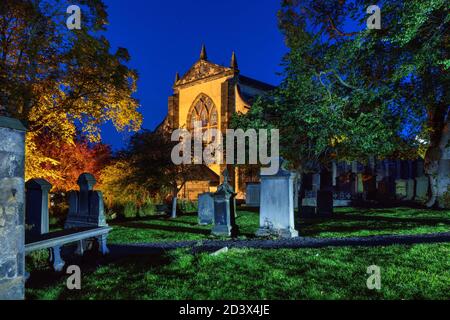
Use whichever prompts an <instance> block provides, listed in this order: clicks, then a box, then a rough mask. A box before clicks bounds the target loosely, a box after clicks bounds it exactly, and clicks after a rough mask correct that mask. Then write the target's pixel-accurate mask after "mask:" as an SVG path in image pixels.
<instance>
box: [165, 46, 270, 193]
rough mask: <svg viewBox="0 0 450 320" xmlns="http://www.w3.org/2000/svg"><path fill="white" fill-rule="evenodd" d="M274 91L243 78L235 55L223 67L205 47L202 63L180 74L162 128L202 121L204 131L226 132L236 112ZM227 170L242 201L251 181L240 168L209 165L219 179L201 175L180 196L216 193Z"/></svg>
mask: <svg viewBox="0 0 450 320" xmlns="http://www.w3.org/2000/svg"><path fill="white" fill-rule="evenodd" d="M272 89H274V87H273V86H271V85H269V84H266V83H263V82H261V81H258V80H254V79H251V78H248V77H245V76H243V75H242V74H241V73H240V71H239V69H238V64H237V59H236V55H235V54H233V55H232V58H231V63H230V66H229V67H226V66H221V65H218V64H215V63H213V62H211V61H209V60H208V56H207V54H206V49H205V47H203V48H202V51H201V54H200V58H199V60H197V62H195V63H194V65H193V66H192V67H191V68H190V69H189V70H188V71H187V72H186V73H185V74H184V75H182V76H181V77H180V76H179V75H178V74H177V76H176V78H175V83H174V86H173V95H172V96H171V97H169V99H168V115H167V118H166V120H165V122H164V123H163V125H162V126H161V127H160V128H163V129H164V130H168V131H172V130H174V129H178V128H186V129H190V128H191V127H192V122H193V121H195V120H201V121H202V125H203V127H204V128H203V129H207V128H214V129H218V130H219V131H220V132H222V133H225V132H226V130H227V129H228V128H229V123H230V120H231V117H232V115H233V114H234V113H236V112H241V113H246V112H247V111H248V110H249V108H250V106H251V105H252V103H253V100H254V99H255V97H256V96H259V95H264V94H265V93H266V92H267V91H269V90H272ZM202 109H203V110H204V112H202ZM226 167H228V170H229V171H230V184H231V185H232V187H233V188H234V190H235V191H236V193H237V194H238V197H239V198H240V199H242V198H243V197H244V194H245V183H246V182H247V181H246V179H245V178H244V179H242V178H241V173H240V172H239V170H238V169H237V168H232V167H231V166H227V165H226V164H222V165H219V164H213V165H210V166H208V168H209V169H210V170H211V172H213V173H214V174H215V178H211V177H210V176H209V175H208V176H207V175H204V176H199V177H198V180H195V181H192V182H190V183H186V184H185V186H184V187H183V189H182V190H181V191H180V194H179V195H178V196H179V197H180V198H185V199H190V200H196V199H197V197H198V196H199V195H200V194H202V193H205V192H215V191H216V190H217V186H218V185H219V183H220V174H221V172H223V170H224V169H225V168H226Z"/></svg>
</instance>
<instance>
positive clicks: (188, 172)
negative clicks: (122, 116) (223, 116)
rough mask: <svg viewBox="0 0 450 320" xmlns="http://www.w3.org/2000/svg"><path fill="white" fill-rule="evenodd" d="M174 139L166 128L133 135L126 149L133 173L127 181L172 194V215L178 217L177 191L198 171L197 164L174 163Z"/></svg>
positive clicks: (150, 190) (153, 192) (152, 190)
mask: <svg viewBox="0 0 450 320" xmlns="http://www.w3.org/2000/svg"><path fill="white" fill-rule="evenodd" d="M177 143H178V142H172V141H171V137H170V135H169V133H168V132H166V131H164V130H156V131H154V132H152V131H146V130H145V131H143V132H140V133H137V134H136V135H134V136H133V137H132V138H131V140H130V145H129V147H128V149H127V150H126V155H127V158H128V159H129V161H130V166H131V168H132V174H131V175H130V177H129V179H128V180H127V181H125V183H134V184H138V185H140V186H142V187H144V188H146V189H147V190H148V191H149V193H150V194H153V195H155V194H158V193H159V194H160V193H165V192H166V193H168V194H171V196H172V217H173V218H175V217H176V208H177V198H178V193H179V192H180V191H181V190H182V188H183V187H184V185H185V184H186V182H187V181H189V180H190V179H191V178H192V177H194V176H195V175H197V174H198V170H199V169H200V168H199V167H201V166H196V165H184V164H181V165H175V164H174V163H173V161H172V159H171V153H172V150H173V148H174V147H175V146H176V144H177Z"/></svg>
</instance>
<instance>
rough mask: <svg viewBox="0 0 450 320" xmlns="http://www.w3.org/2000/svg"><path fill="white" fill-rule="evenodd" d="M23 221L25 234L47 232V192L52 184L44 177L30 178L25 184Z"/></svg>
mask: <svg viewBox="0 0 450 320" xmlns="http://www.w3.org/2000/svg"><path fill="white" fill-rule="evenodd" d="M25 188H26V191H27V192H26V210H25V223H26V225H27V226H28V230H27V232H26V234H27V236H31V237H33V236H40V235H42V234H46V233H48V232H49V218H48V194H49V192H50V190H51V188H52V185H51V184H50V183H49V182H48V181H46V180H44V179H31V180H28V181H27V183H26V184H25Z"/></svg>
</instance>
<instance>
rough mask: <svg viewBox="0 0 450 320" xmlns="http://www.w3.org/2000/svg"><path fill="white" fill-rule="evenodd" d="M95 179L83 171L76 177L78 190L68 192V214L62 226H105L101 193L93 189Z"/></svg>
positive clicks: (66, 227)
mask: <svg viewBox="0 0 450 320" xmlns="http://www.w3.org/2000/svg"><path fill="white" fill-rule="evenodd" d="M95 184H96V180H95V178H94V176H93V175H91V174H89V173H83V174H82V175H80V177H79V178H78V186H79V187H80V191H71V192H70V193H69V215H68V217H67V220H66V223H65V226H64V228H65V229H72V228H87V227H106V226H108V224H107V223H106V218H105V209H104V204H103V195H102V193H101V192H100V191H94V190H93V189H94V185H95Z"/></svg>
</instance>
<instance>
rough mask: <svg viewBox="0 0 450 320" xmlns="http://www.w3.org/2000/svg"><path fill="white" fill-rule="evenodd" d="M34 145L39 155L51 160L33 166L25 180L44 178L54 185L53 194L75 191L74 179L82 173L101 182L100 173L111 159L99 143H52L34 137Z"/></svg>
mask: <svg viewBox="0 0 450 320" xmlns="http://www.w3.org/2000/svg"><path fill="white" fill-rule="evenodd" d="M34 143H35V145H36V149H37V150H39V153H40V154H41V155H42V156H44V157H46V158H47V159H51V160H52V161H45V162H43V163H41V164H40V165H39V166H37V167H36V166H34V168H33V172H30V170H28V169H27V179H31V178H45V179H47V180H48V181H49V182H50V183H51V184H52V185H53V189H52V190H53V191H60V192H67V191H69V190H76V189H78V185H77V179H78V177H79V176H80V174H82V173H84V172H89V173H91V174H93V175H94V176H95V178H96V179H97V181H98V183H100V171H101V170H102V169H103V168H104V167H105V166H106V165H107V164H108V163H109V161H110V158H111V149H110V147H109V146H107V145H104V144H101V143H98V144H89V143H88V142H86V141H84V140H76V141H74V143H67V142H59V143H55V141H52V139H51V138H49V137H39V138H35V139H34ZM31 158H33V156H31Z"/></svg>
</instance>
